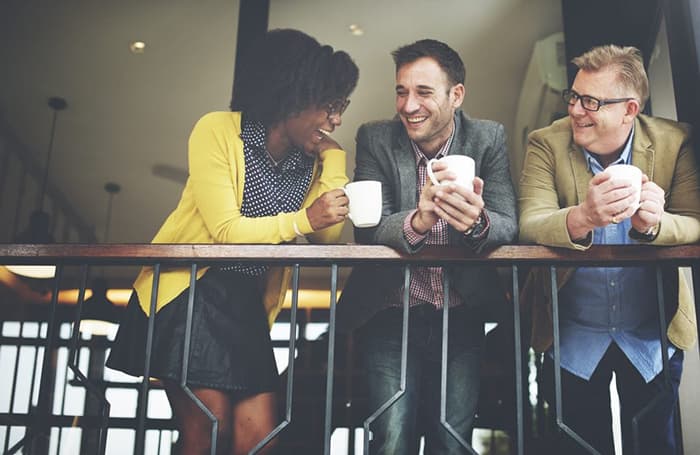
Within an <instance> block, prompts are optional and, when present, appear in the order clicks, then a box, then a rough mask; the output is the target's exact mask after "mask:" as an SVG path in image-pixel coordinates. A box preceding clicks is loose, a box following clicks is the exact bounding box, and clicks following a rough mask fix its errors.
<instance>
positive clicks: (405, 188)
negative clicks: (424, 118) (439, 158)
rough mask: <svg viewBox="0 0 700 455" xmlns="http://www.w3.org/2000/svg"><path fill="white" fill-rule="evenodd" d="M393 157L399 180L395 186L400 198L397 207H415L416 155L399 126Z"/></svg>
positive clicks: (416, 202)
mask: <svg viewBox="0 0 700 455" xmlns="http://www.w3.org/2000/svg"><path fill="white" fill-rule="evenodd" d="M392 152H393V154H394V159H395V160H396V168H397V169H398V173H399V182H398V186H397V190H398V193H399V194H398V195H397V196H398V197H397V199H398V200H400V205H399V207H402V208H403V207H416V205H417V204H418V201H417V199H416V188H417V183H416V157H415V154H414V153H413V148H412V147H411V143H410V142H409V139H408V135H406V132H405V131H404V130H403V126H402V128H401V133H399V135H398V136H397V138H396V141H394V150H393V151H392Z"/></svg>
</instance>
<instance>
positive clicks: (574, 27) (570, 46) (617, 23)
mask: <svg viewBox="0 0 700 455" xmlns="http://www.w3.org/2000/svg"><path fill="white" fill-rule="evenodd" d="M663 3H665V2H664V1H663V0H585V1H581V0H562V13H563V16H564V35H565V40H566V57H567V60H568V61H570V60H571V59H572V58H574V57H576V56H578V55H581V54H583V53H584V52H586V51H587V50H588V49H590V48H592V47H594V46H599V45H601V44H611V43H612V44H619V45H622V46H635V47H637V48H638V49H639V50H641V51H642V54H643V55H644V59H645V60H644V63H645V64H648V63H649V56H650V55H651V51H652V50H653V48H654V43H655V42H656V35H657V33H658V30H659V24H660V23H661V17H662V7H663ZM567 70H568V76H569V82H572V81H573V78H574V76H575V75H576V67H575V66H573V65H572V64H571V63H569V66H568V68H567Z"/></svg>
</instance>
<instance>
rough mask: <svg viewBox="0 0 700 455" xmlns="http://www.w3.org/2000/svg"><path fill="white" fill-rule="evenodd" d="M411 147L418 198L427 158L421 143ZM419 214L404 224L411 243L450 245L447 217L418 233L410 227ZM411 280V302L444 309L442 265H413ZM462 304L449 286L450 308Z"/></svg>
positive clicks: (441, 153)
mask: <svg viewBox="0 0 700 455" xmlns="http://www.w3.org/2000/svg"><path fill="white" fill-rule="evenodd" d="M453 137H454V129H453V130H452V135H451V136H450V138H449V139H448V140H447V142H445V144H444V145H443V146H442V147H441V148H440V150H439V151H438V153H437V154H436V155H435V158H442V157H443V156H445V155H446V154H447V151H448V150H449V148H450V144H451V143H452V138H453ZM411 146H412V147H413V152H414V153H415V156H416V182H417V187H416V195H417V197H416V200H420V194H421V191H423V187H424V186H425V182H426V180H427V178H428V171H427V168H428V158H427V157H426V156H425V155H424V154H423V152H421V150H420V149H419V148H418V146H417V145H416V144H415V143H414V142H413V141H411ZM415 213H416V210H413V211H412V212H411V213H409V214H408V216H407V217H406V219H405V220H404V223H403V233H404V236H405V237H406V240H408V243H410V244H411V245H414V246H415V245H418V244H419V243H421V242H423V241H425V243H426V244H428V245H447V244H448V230H447V222H446V221H445V220H442V219H441V220H439V221H438V222H437V223H435V225H434V226H433V227H432V229H430V231H428V232H427V233H425V234H419V233H417V232H416V231H414V230H413V227H412V226H411V218H413V215H414V214H415ZM411 272H412V273H411V281H410V284H409V305H410V306H415V305H420V304H423V303H429V304H431V305H433V306H435V307H436V308H442V303H443V298H444V291H443V288H442V274H443V269H442V267H413V269H412V271H411ZM398 297H399V302H402V297H403V286H402V287H401V290H400V293H399V295H398ZM461 303H462V299H461V298H460V297H459V294H457V293H456V292H455V291H454V288H452V289H450V308H452V307H454V306H456V305H459V304H461Z"/></svg>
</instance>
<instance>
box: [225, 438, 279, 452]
mask: <svg viewBox="0 0 700 455" xmlns="http://www.w3.org/2000/svg"><path fill="white" fill-rule="evenodd" d="M265 436H267V435H264V436H263V437H261V438H260V439H258V440H256V441H251V440H248V441H245V442H242V441H237V442H236V441H234V444H233V449H232V450H231V453H232V455H246V454H248V453H250V451H251V450H253V447H255V446H256V445H258V443H259V442H260V441H262V439H263V438H264V437H265ZM277 446H278V443H277V438H273V439H272V440H271V441H269V442H268V443H267V444H265V446H264V447H262V448H261V449H260V450H259V451H257V452H255V453H257V454H260V455H274V454H276V453H278V452H277Z"/></svg>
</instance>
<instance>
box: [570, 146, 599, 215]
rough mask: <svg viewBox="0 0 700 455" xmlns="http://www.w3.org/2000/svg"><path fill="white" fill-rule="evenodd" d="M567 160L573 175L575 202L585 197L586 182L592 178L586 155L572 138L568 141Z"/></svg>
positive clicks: (586, 190) (586, 191)
mask: <svg viewBox="0 0 700 455" xmlns="http://www.w3.org/2000/svg"><path fill="white" fill-rule="evenodd" d="M569 162H570V163H571V172H572V174H573V176H574V188H575V189H576V198H577V201H576V202H581V201H583V200H585V199H586V194H587V193H588V182H589V181H590V180H591V178H593V174H592V173H591V171H590V170H589V169H588V163H587V162H586V155H585V154H584V153H583V150H581V148H580V147H578V146H577V145H576V144H574V141H573V140H572V141H571V142H570V143H569Z"/></svg>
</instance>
